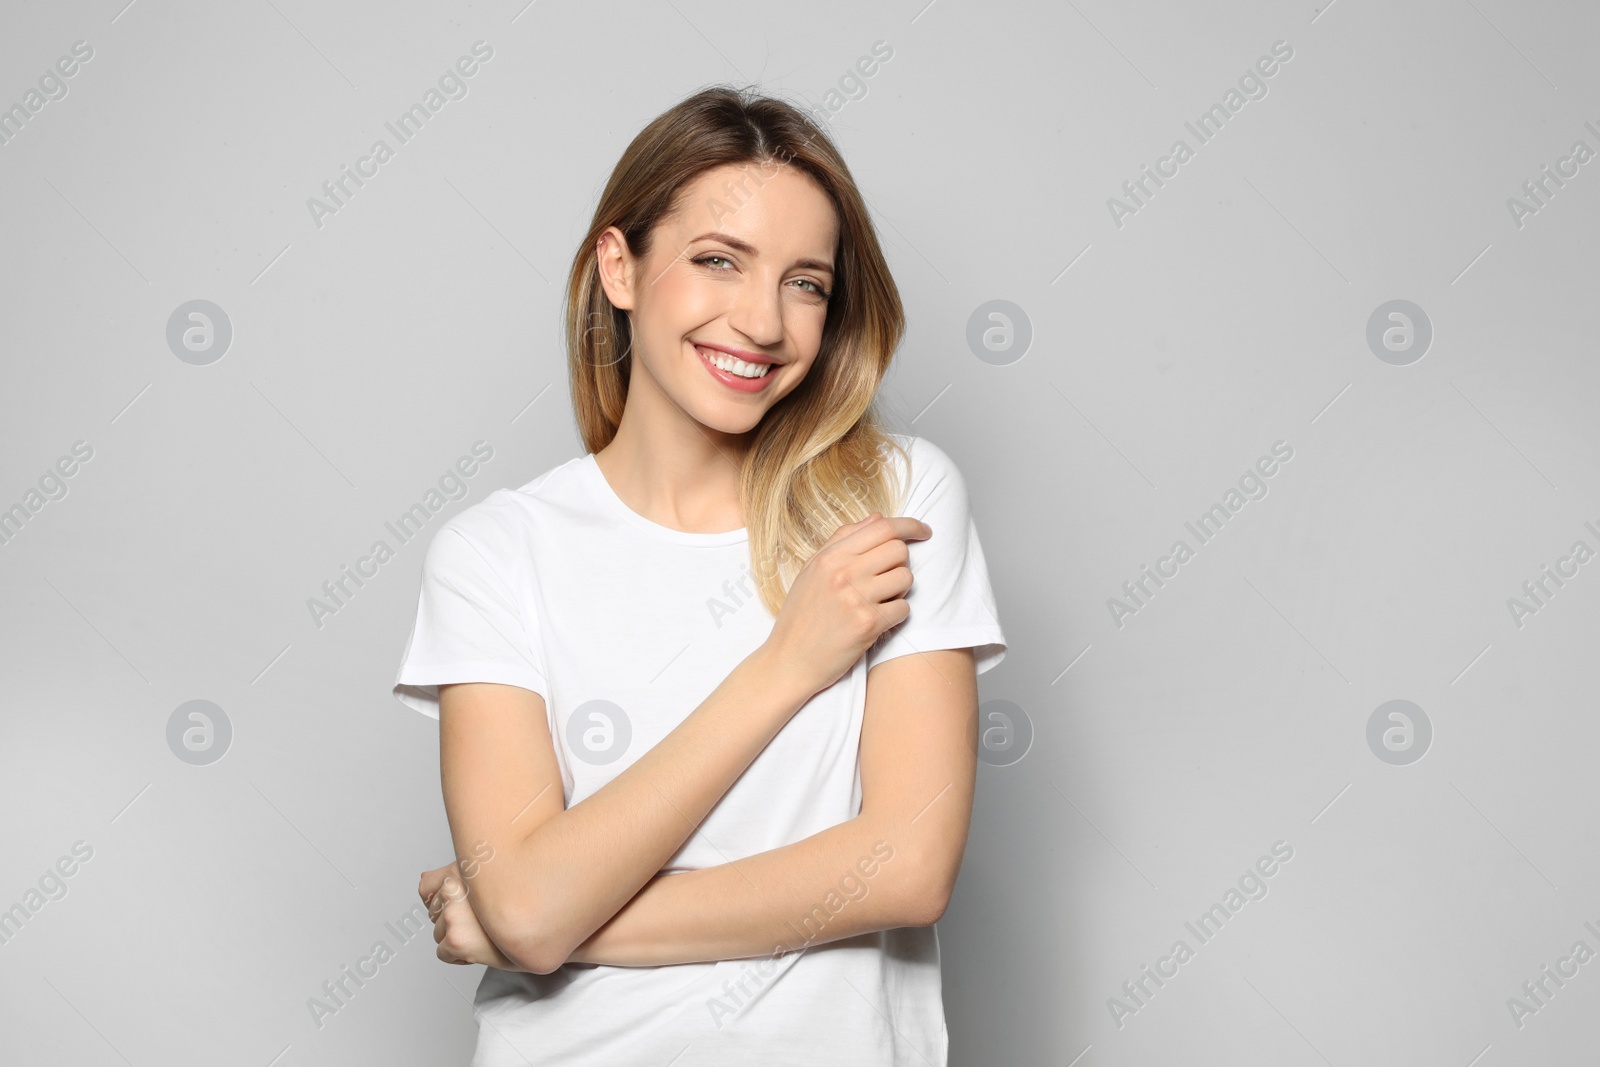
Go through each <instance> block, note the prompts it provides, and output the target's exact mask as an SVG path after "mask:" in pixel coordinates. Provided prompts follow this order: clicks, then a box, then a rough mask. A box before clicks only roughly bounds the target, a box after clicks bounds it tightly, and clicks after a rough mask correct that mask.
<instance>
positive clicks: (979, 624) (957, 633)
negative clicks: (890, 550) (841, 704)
mask: <svg viewBox="0 0 1600 1067" xmlns="http://www.w3.org/2000/svg"><path fill="white" fill-rule="evenodd" d="M906 451H907V452H908V453H909V454H910V457H911V488H910V491H909V494H908V496H907V499H906V504H905V507H904V508H903V509H902V513H903V514H905V515H909V516H912V517H913V518H918V519H921V520H922V521H923V522H925V523H927V524H928V525H929V526H930V527H931V528H932V529H933V533H932V534H931V535H929V536H928V537H927V538H925V539H924V540H921V541H908V542H907V549H908V551H909V554H910V559H909V561H908V562H907V566H908V567H910V568H911V588H910V589H909V590H907V591H906V595H905V601H906V605H907V606H908V607H909V608H910V609H911V614H910V615H908V616H907V617H906V619H905V621H904V622H902V623H900V624H899V625H898V626H895V627H893V628H891V629H889V630H887V631H885V632H884V633H883V634H882V635H880V636H879V638H878V640H877V642H875V643H874V644H873V645H872V646H871V647H870V648H869V649H867V670H868V671H871V670H872V668H873V667H874V666H876V665H877V664H879V663H882V662H884V661H885V660H891V659H894V658H895V657H897V656H904V655H908V654H910V653H914V652H931V651H933V650H935V649H941V648H971V649H972V650H973V652H972V654H973V662H974V664H975V665H976V667H977V673H978V674H982V673H983V672H984V671H986V670H988V669H989V668H991V667H993V666H995V665H996V664H998V663H999V662H1000V661H1001V660H1002V659H1004V658H1005V654H1006V638H1005V633H1004V632H1003V631H1002V630H1001V628H1000V619H999V614H998V612H997V611H996V610H995V599H994V590H993V589H992V588H991V587H990V585H989V567H988V564H987V562H986V561H985V560H984V558H983V545H982V544H981V543H980V542H979V540H978V527H977V524H976V523H975V522H974V521H973V518H972V514H971V511H970V509H969V507H968V504H967V487H966V482H965V480H964V479H963V478H962V476H961V471H960V470H959V469H957V467H956V465H955V463H954V462H953V461H952V460H951V459H950V457H949V456H948V455H946V454H945V452H944V451H943V450H942V449H940V448H938V447H937V446H936V445H934V444H933V443H932V442H931V441H928V440H926V439H925V438H916V437H913V438H910V439H909V441H908V442H907V447H906Z"/></svg>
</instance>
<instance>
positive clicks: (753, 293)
mask: <svg viewBox="0 0 1600 1067" xmlns="http://www.w3.org/2000/svg"><path fill="white" fill-rule="evenodd" d="M728 324H729V325H730V326H732V327H733V328H734V329H735V330H738V331H739V332H740V333H742V334H744V335H745V336H746V337H748V338H750V340H751V342H752V343H754V344H757V345H761V346H762V347H771V346H773V345H776V344H777V343H778V342H780V341H782V340H783V303H782V294H781V293H779V291H778V282H777V281H776V280H775V279H772V278H767V277H764V276H763V275H762V274H761V273H759V272H752V273H751V274H750V275H749V276H748V280H747V281H746V282H745V283H744V284H743V285H741V286H740V287H739V293H738V296H737V297H736V298H735V300H734V304H733V307H732V308H730V309H729V311H728Z"/></svg>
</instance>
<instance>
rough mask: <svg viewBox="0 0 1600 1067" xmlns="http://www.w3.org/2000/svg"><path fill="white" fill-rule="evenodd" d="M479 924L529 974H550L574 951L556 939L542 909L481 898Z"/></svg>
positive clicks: (491, 898)
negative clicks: (541, 911)
mask: <svg viewBox="0 0 1600 1067" xmlns="http://www.w3.org/2000/svg"><path fill="white" fill-rule="evenodd" d="M476 906H477V909H478V921H479V923H480V924H481V925H482V926H483V930H484V933H486V934H487V935H488V936H489V939H490V940H491V941H493V942H494V943H495V945H496V946H497V947H498V948H499V949H500V951H501V952H502V953H504V955H505V956H506V958H507V959H509V960H510V961H511V962H512V963H514V964H516V966H517V967H518V969H520V970H523V971H527V972H529V973H530V974H549V973H551V972H552V971H554V970H556V969H557V968H558V967H560V966H561V965H562V964H563V963H565V962H567V957H568V956H569V955H570V954H571V950H570V949H568V948H567V947H566V946H565V943H564V941H563V939H562V938H560V937H559V936H555V933H554V931H552V930H551V929H550V926H549V924H548V923H547V922H546V921H545V918H546V917H545V916H544V915H543V914H542V913H540V911H539V909H535V908H532V907H529V906H527V905H526V904H521V905H518V904H513V903H500V902H499V901H498V900H496V898H494V897H493V896H490V897H489V898H488V901H487V902H486V901H485V899H484V897H483V895H482V894H479V899H478V901H477V904H476Z"/></svg>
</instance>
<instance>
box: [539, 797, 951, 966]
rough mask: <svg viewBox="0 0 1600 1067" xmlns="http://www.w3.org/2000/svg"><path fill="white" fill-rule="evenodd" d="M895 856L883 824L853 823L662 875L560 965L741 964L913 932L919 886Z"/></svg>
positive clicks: (923, 908) (926, 914)
mask: <svg viewBox="0 0 1600 1067" xmlns="http://www.w3.org/2000/svg"><path fill="white" fill-rule="evenodd" d="M896 838H899V839H900V840H899V842H898V845H897V841H896ZM905 846H906V839H905V837H904V835H902V834H898V833H896V832H895V830H894V828H893V827H892V826H890V825H889V824H888V823H887V822H884V821H882V820H875V819H872V818H869V817H867V816H864V815H862V816H857V817H856V818H854V819H850V820H848V821H846V822H843V823H840V824H839V825H837V826H831V827H829V828H828V829H826V830H823V831H821V832H820V833H816V834H813V835H812V836H810V837H808V838H805V839H804V840H801V841H796V842H794V843H793V844H789V845H785V846H783V847H782V848H776V849H772V850H770V851H767V852H761V853H758V854H756V855H753V856H748V857H746V858H744V859H741V860H737V861H735V862H733V863H724V864H719V865H718V866H715V867H706V868H703V869H701V870H697V871H685V872H683V873H681V874H668V875H662V876H660V877H657V878H655V879H654V880H653V881H651V882H650V883H649V884H648V885H646V886H645V887H644V889H643V890H641V891H640V892H639V894H638V895H637V896H635V897H634V898H633V899H632V900H631V901H629V902H628V903H627V905H626V906H625V907H623V908H622V910H620V911H619V912H617V914H616V915H615V916H614V917H613V918H612V919H611V921H610V922H608V923H606V924H605V925H604V926H602V927H601V928H600V929H599V930H597V931H596V932H595V933H594V934H593V936H591V937H590V938H588V940H586V941H584V942H583V943H582V944H580V945H579V946H578V947H577V948H576V949H574V950H573V951H572V953H571V954H570V955H569V956H568V959H569V960H571V961H572V962H575V963H602V964H610V965H612V966H622V967H655V966H662V965H666V964H674V963H701V962H708V961H713V960H728V959H743V958H747V957H753V956H767V955H774V954H776V953H777V952H780V951H798V950H799V949H802V948H805V947H807V946H809V945H818V944H824V943H826V942H829V941H837V940H839V939H841V938H845V937H853V936H855V935H857V934H863V933H869V932H872V931H875V930H887V929H892V928H894V927H898V926H913V925H923V924H925V923H927V922H928V921H930V904H929V902H928V901H927V900H926V899H925V897H926V895H927V894H926V893H925V892H924V888H923V887H924V886H925V885H926V883H927V879H926V878H925V877H923V874H924V872H923V871H921V870H920V869H919V867H918V864H917V860H916V858H915V856H914V855H913V853H912V852H911V851H910V850H909V849H908V848H907V847H905Z"/></svg>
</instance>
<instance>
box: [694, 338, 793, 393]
mask: <svg viewBox="0 0 1600 1067" xmlns="http://www.w3.org/2000/svg"><path fill="white" fill-rule="evenodd" d="M702 348H709V349H713V350H715V351H717V352H726V353H728V354H729V355H731V356H738V358H740V359H743V360H746V361H748V362H750V363H773V362H774V361H773V360H771V359H768V358H767V357H765V356H761V355H758V354H756V353H753V352H752V353H747V354H746V353H740V351H739V350H738V349H732V350H730V349H728V348H725V347H724V346H722V345H697V346H695V355H696V356H698V357H699V359H700V365H701V366H703V367H705V369H706V370H707V371H708V372H709V373H710V375H711V376H712V377H713V378H715V379H716V380H717V381H719V382H721V383H722V384H723V385H726V386H727V387H728V388H729V389H733V390H736V391H738V392H741V393H759V392H761V390H763V389H765V388H766V387H767V383H768V382H770V381H772V379H774V378H776V377H777V376H778V370H777V367H776V366H774V367H773V369H772V370H769V371H767V373H766V374H764V375H762V376H761V377H759V378H741V377H739V376H738V375H737V374H729V373H728V372H727V371H725V370H723V369H722V368H721V367H718V366H717V365H716V364H715V363H712V362H711V361H710V360H709V359H707V358H706V357H705V354H704V353H703V352H701V351H700V349H702Z"/></svg>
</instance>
